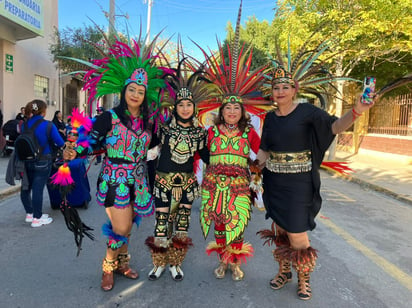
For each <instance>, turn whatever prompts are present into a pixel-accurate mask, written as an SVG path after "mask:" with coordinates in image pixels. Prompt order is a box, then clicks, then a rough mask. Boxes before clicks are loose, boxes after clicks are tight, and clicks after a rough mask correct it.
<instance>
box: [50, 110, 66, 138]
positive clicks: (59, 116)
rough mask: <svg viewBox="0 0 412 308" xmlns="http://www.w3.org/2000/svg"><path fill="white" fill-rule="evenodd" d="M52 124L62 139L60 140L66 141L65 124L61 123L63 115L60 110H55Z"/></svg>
mask: <svg viewBox="0 0 412 308" xmlns="http://www.w3.org/2000/svg"><path fill="white" fill-rule="evenodd" d="M52 122H53V124H54V125H55V126H56V127H57V130H58V131H59V134H60V136H61V137H62V139H63V140H64V141H66V139H67V136H66V124H65V123H64V121H63V115H62V112H61V111H60V110H56V112H55V113H54V117H53V120H52Z"/></svg>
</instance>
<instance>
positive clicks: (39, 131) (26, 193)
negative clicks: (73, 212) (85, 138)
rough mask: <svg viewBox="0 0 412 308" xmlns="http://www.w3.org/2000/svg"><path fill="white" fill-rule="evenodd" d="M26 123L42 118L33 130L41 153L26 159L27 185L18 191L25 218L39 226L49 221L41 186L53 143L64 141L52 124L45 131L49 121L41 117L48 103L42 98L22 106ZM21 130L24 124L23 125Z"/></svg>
mask: <svg viewBox="0 0 412 308" xmlns="http://www.w3.org/2000/svg"><path fill="white" fill-rule="evenodd" d="M25 112H26V114H25V115H26V117H27V118H28V120H27V126H28V127H29V128H30V127H32V126H33V125H34V124H35V123H36V122H37V121H42V120H43V122H42V123H40V124H39V125H38V126H37V128H36V130H35V132H34V135H35V138H36V139H37V142H38V144H39V146H40V147H42V148H43V153H42V156H41V157H40V159H39V160H37V161H34V162H25V163H24V164H25V169H26V172H27V177H28V183H29V185H28V188H27V189H24V187H23V186H22V189H21V191H20V199H21V201H22V203H23V206H24V209H25V211H26V222H30V223H31V226H32V227H34V228H35V227H41V226H42V225H47V224H50V223H51V222H52V221H53V219H52V218H51V217H49V215H47V214H43V190H44V187H45V186H46V183H47V180H48V179H49V176H50V171H51V166H52V155H51V154H52V147H53V146H57V147H58V148H61V147H63V145H64V141H63V139H62V137H61V136H60V134H59V132H58V131H57V128H56V127H55V126H54V125H51V130H50V136H48V134H47V126H48V123H49V121H45V120H44V117H45V116H46V112H47V104H46V103H45V102H44V101H42V100H37V99H36V100H33V101H31V102H29V103H28V104H27V105H26V107H25ZM22 129H23V130H24V126H23V128H22Z"/></svg>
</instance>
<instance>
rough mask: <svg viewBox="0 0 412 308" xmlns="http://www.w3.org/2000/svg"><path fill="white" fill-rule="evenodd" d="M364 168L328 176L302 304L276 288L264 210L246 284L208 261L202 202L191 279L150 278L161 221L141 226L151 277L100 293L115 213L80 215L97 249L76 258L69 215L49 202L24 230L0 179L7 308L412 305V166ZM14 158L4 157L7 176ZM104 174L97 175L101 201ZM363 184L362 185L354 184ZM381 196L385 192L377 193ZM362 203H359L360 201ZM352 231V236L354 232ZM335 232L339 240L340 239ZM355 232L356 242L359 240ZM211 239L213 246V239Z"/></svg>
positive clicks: (383, 158) (136, 257) (357, 160)
mask: <svg viewBox="0 0 412 308" xmlns="http://www.w3.org/2000/svg"><path fill="white" fill-rule="evenodd" d="M345 155H346V156H347V154H345V153H338V158H347V159H348V160H349V161H350V162H351V163H350V165H349V166H350V167H351V168H352V169H353V170H354V172H353V173H352V175H351V176H350V177H348V178H346V179H344V181H342V179H341V178H340V177H337V176H335V175H333V174H328V173H327V172H323V171H322V172H321V177H322V183H323V187H322V196H323V199H324V204H323V207H322V211H321V213H320V214H319V215H318V218H317V221H318V226H317V228H316V229H315V230H314V231H313V232H311V243H312V245H313V247H315V248H316V249H318V250H319V259H318V264H317V267H316V269H315V272H314V273H313V275H312V279H311V283H312V289H313V298H312V299H311V300H310V301H309V302H304V301H301V300H299V299H297V297H296V275H295V273H294V275H295V276H294V278H293V282H291V283H290V284H288V285H286V286H285V288H283V289H282V290H279V291H273V290H271V289H270V288H269V287H268V281H269V280H270V279H271V278H273V275H274V273H275V272H276V269H277V267H276V266H275V264H274V262H273V257H272V255H271V249H273V248H272V247H267V246H262V241H261V240H259V239H258V237H257V236H256V231H258V230H260V229H262V228H268V227H270V221H268V220H265V219H264V215H263V212H260V211H256V210H255V211H254V212H253V215H252V219H251V221H250V223H249V226H248V228H247V229H246V232H245V238H246V240H248V241H250V242H251V243H252V244H253V247H254V249H255V256H254V258H253V259H251V260H250V261H249V262H248V264H247V265H246V266H244V267H243V268H244V271H245V275H246V276H245V279H244V281H242V282H233V281H232V279H231V278H230V271H229V272H228V277H226V278H225V279H222V280H216V279H215V278H214V276H213V268H214V267H215V266H216V265H217V260H216V257H215V256H211V257H207V256H206V255H205V252H204V249H205V246H206V244H207V241H205V240H204V239H203V236H202V234H201V232H200V228H199V222H198V219H197V218H198V217H199V204H198V202H197V203H196V204H194V208H193V211H192V221H191V228H190V232H189V235H190V236H191V237H192V239H193V242H194V247H193V248H192V249H190V250H189V253H188V256H187V259H186V260H185V263H184V265H183V269H184V271H185V274H186V275H185V279H184V280H183V281H182V282H178V283H176V282H173V281H172V280H171V277H170V275H169V273H167V272H166V273H164V274H163V276H162V277H161V278H160V279H159V281H156V282H151V281H148V280H147V278H146V275H147V273H148V272H149V271H150V269H151V257H150V254H149V252H148V249H147V247H146V246H145V245H144V239H145V238H146V237H147V236H149V235H151V234H152V233H153V227H154V219H153V217H149V218H145V219H143V221H142V223H141V225H140V227H139V229H138V230H136V228H135V227H134V228H133V231H132V240H131V246H130V252H131V254H132V261H131V264H132V265H133V267H134V268H136V269H137V270H138V271H139V273H140V275H141V277H140V278H139V279H138V280H136V281H130V280H128V279H125V278H123V277H119V276H116V277H115V278H116V279H115V287H114V289H113V291H111V292H107V293H105V292H102V291H101V290H100V287H99V284H100V275H101V272H100V266H101V260H102V257H103V255H104V251H105V248H104V247H105V245H104V243H105V239H104V237H103V236H102V234H101V231H100V226H101V224H102V223H103V222H104V221H105V219H106V218H105V214H104V211H103V210H102V208H101V207H99V206H97V204H96V202H95V198H93V201H92V202H91V203H90V205H89V208H88V209H87V210H84V209H80V210H79V214H80V216H81V217H82V219H83V221H84V222H85V223H86V224H88V225H89V226H92V227H94V228H95V230H94V234H95V236H96V240H95V241H90V240H89V239H88V238H85V239H84V242H83V250H82V251H81V253H80V256H79V257H76V249H75V244H74V240H73V236H72V234H71V233H70V232H68V231H67V229H66V226H65V224H64V219H63V217H62V215H61V214H60V213H59V211H53V210H51V209H50V206H49V202H48V197H47V193H46V192H45V194H44V203H43V204H44V206H43V209H44V212H45V213H49V214H50V215H51V216H52V217H53V218H54V222H53V223H52V224H51V225H48V226H43V227H41V228H37V229H33V228H30V225H29V224H27V223H24V216H25V213H24V210H23V206H22V205H21V202H20V199H19V197H18V195H17V194H16V192H17V191H18V189H19V188H18V186H16V187H11V186H8V185H7V184H5V183H4V178H1V179H0V191H2V192H3V193H2V194H1V196H2V198H3V199H2V200H1V201H0V214H1V215H0V233H1V235H2V237H1V238H2V244H1V245H0V262H1V263H2V275H0V307H22V308H24V307H104V308H105V307H168V308H170V307H176V308H177V307H179V308H181V307H184V308H185V307H280V308H282V307H293V308H294V307H305V308H307V307H321V308H323V307H325V308H326V307H328V308H329V307H334V308H346V307H362V308H363V307H365V308H366V307H368V308H369V307H378V308H380V307H382V308H384V307H389V308H392V307H397V308H399V307H401V308H403V307H405V308H406V307H409V304H408V302H409V303H410V302H412V278H411V273H412V260H411V258H410V256H411V251H412V247H411V246H410V237H409V235H410V234H412V224H411V223H410V219H411V218H410V217H411V215H410V214H411V210H412V207H411V205H412V202H410V201H411V200H412V198H411V188H412V187H411V186H412V173H411V171H412V165H411V161H410V158H408V157H400V156H393V155H378V153H370V152H367V153H365V152H362V153H360V154H359V155H357V156H353V157H346V156H345ZM6 164H7V159H6V158H0V171H2V174H5V170H6ZM98 170H99V166H94V165H93V164H92V166H91V169H90V171H89V178H90V183H91V186H92V195H94V192H95V187H94V186H95V183H96V175H97V173H98ZM351 182H353V183H351ZM375 191H378V192H377V193H376V192H375ZM354 200H356V201H354ZM346 230H349V232H348V231H346ZM331 231H332V232H331ZM349 233H350V234H349ZM212 237H213V236H212V235H209V237H208V240H212Z"/></svg>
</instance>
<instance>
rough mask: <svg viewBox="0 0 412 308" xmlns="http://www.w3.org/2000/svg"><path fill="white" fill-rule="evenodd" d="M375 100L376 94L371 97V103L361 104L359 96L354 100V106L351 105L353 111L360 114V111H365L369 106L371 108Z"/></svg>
mask: <svg viewBox="0 0 412 308" xmlns="http://www.w3.org/2000/svg"><path fill="white" fill-rule="evenodd" d="M377 100H378V96H377V95H375V96H374V97H373V100H372V103H371V104H362V103H361V96H359V99H358V101H357V102H356V104H355V106H354V107H353V108H354V111H355V112H356V113H357V114H362V113H364V112H365V111H367V110H369V109H370V108H372V106H373V105H375V102H376V101H377Z"/></svg>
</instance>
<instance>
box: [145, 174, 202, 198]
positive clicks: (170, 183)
mask: <svg viewBox="0 0 412 308" xmlns="http://www.w3.org/2000/svg"><path fill="white" fill-rule="evenodd" d="M169 193H171V196H173V199H174V200H175V201H176V202H180V200H181V197H182V195H183V193H184V194H186V197H187V200H188V201H190V202H193V200H195V199H196V198H198V197H200V188H199V184H198V182H197V179H196V176H195V175H194V174H193V173H183V172H173V173H163V172H157V173H156V178H155V184H154V190H153V194H154V195H155V196H156V197H157V198H159V199H162V201H163V202H169V201H171V200H169V197H168V195H169Z"/></svg>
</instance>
